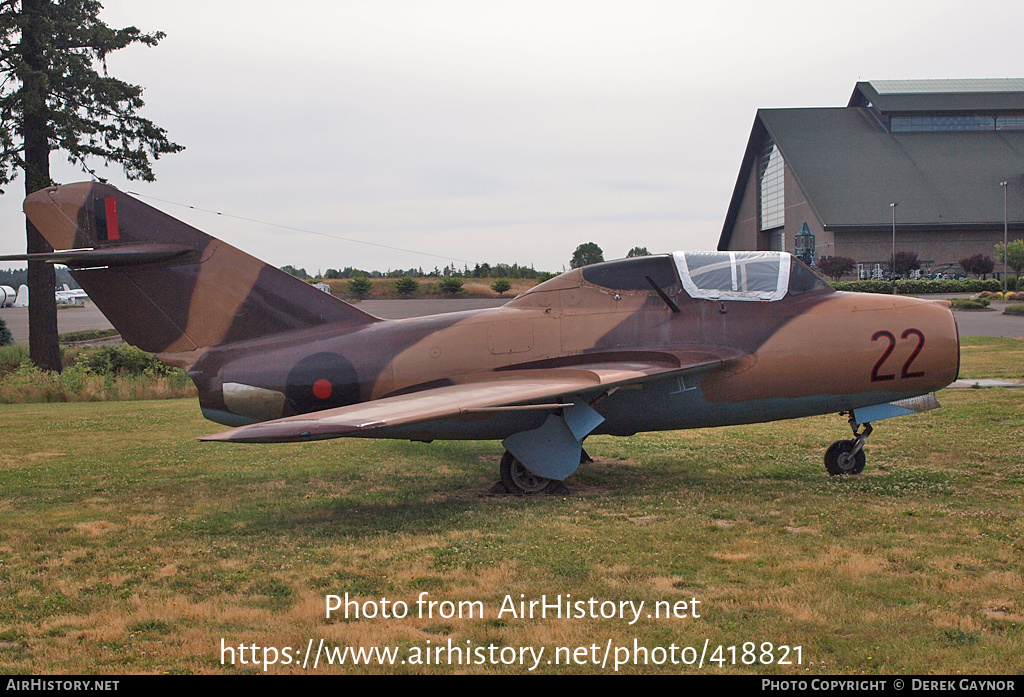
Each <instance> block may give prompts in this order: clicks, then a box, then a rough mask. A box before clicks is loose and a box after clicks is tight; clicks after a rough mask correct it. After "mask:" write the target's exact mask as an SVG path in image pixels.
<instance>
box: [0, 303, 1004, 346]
mask: <svg viewBox="0 0 1024 697" xmlns="http://www.w3.org/2000/svg"><path fill="white" fill-rule="evenodd" d="M925 297H941V298H948V297H953V296H925ZM508 300H509V299H508V298H456V299H409V300H364V301H363V302H361V303H359V304H358V305H356V307H358V308H360V309H362V310H365V311H366V312H369V313H370V314H371V315H376V316H377V317H383V318H385V319H404V318H406V317H420V316H423V315H431V314H440V313H443V312H460V311H462V310H478V309H481V308H486V307H499V306H501V305H504V304H505V303H506V302H508ZM1003 305H1004V304H1003V303H992V307H990V308H989V309H987V310H956V311H954V314H955V315H956V323H957V327H959V329H960V336H1004V337H1021V338H1024V316H1013V315H1004V314H1003ZM0 318H3V320H4V321H5V322H6V323H7V328H8V329H10V330H11V333H12V334H13V335H14V340H15V341H16V342H18V343H23V344H24V343H28V308H24V307H7V308H2V309H0ZM110 326H111V325H110V322H108V321H107V318H106V317H104V316H103V314H102V313H101V312H100V311H99V310H97V309H96V306H95V305H93V304H92V303H91V302H87V303H85V306H84V307H68V308H60V309H58V310H57V330H58V331H59V332H61V333H65V332H75V331H80V330H83V329H107V328H109V327H110Z"/></svg>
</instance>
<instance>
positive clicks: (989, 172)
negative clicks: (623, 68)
mask: <svg viewBox="0 0 1024 697" xmlns="http://www.w3.org/2000/svg"><path fill="white" fill-rule="evenodd" d="M1001 182H1007V187H1006V190H1005V193H1006V217H1007V223H1008V228H1009V233H1010V239H1011V240H1013V239H1017V238H1019V237H1020V236H1021V234H1022V233H1024V79H977V80H880V81H871V82H858V83H857V85H856V87H855V88H854V90H853V95H852V96H851V97H850V102H849V104H848V105H847V106H846V107H828V108H795V109H759V110H758V112H757V116H756V117H755V119H754V126H753V129H752V130H751V133H750V138H749V140H748V143H747V149H746V151H745V153H744V156H743V161H742V164H741V166H740V172H739V176H738V177H737V179H736V186H735V188H734V190H733V195H732V200H731V201H730V204H729V209H728V213H727V215H726V219H725V224H724V225H723V227H722V235H721V238H720V239H719V242H718V249H719V250H722V251H726V250H779V251H788V252H793V253H796V254H798V255H800V256H803V257H805V258H807V257H809V256H813V257H814V258H819V257H822V256H844V257H851V258H853V259H854V260H855V261H857V262H859V263H861V264H862V266H863V267H865V268H868V267H872V266H874V267H876V268H877V267H878V266H879V265H881V266H883V267H885V268H886V269H887V267H888V262H889V259H890V257H891V254H892V245H893V223H894V220H895V229H896V230H895V239H896V242H895V247H896V251H897V252H899V251H913V252H916V253H917V255H918V258H919V259H921V260H923V261H928V262H930V264H931V265H933V266H935V267H938V266H942V265H945V264H955V263H956V262H957V261H958V260H960V259H962V258H964V257H967V256H971V255H973V254H977V253H982V254H986V255H988V256H990V257H992V258H993V259H994V258H995V249H994V248H995V245H996V243H997V242H999V243H1001V242H1002V241H1003V202H1004V187H1003V186H1001V185H1000V183H1001ZM894 203H895V204H896V206H895V207H893V206H892V205H891V204H894Z"/></svg>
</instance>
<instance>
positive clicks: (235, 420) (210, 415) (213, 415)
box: [201, 408, 257, 428]
mask: <svg viewBox="0 0 1024 697" xmlns="http://www.w3.org/2000/svg"><path fill="white" fill-rule="evenodd" d="M201 409H202V412H203V417H204V418H207V419H209V420H210V421H213V422H214V423H218V424H224V425H225V426H231V427H232V428H234V427H236V426H248V425H249V424H254V423H257V421H256V420H255V419H250V418H249V417H248V416H241V415H240V414H232V413H231V412H230V411H221V410H220V409H205V408H201Z"/></svg>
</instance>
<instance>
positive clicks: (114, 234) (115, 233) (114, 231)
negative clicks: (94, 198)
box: [103, 198, 121, 240]
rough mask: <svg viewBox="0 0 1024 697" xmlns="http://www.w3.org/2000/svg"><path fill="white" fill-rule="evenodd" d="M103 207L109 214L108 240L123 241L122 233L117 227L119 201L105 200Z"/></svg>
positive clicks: (114, 199)
mask: <svg viewBox="0 0 1024 697" xmlns="http://www.w3.org/2000/svg"><path fill="white" fill-rule="evenodd" d="M103 205H104V207H105V208H106V212H107V239H108V240H119V239H121V232H120V230H119V229H118V227H117V199H116V198H105V199H103Z"/></svg>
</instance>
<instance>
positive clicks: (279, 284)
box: [25, 182, 380, 352]
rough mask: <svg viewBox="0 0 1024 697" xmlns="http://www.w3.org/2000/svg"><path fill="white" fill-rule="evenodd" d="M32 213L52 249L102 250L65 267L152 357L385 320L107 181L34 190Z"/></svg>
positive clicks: (30, 199)
mask: <svg viewBox="0 0 1024 697" xmlns="http://www.w3.org/2000/svg"><path fill="white" fill-rule="evenodd" d="M25 214H26V215H27V216H28V217H29V219H30V220H31V221H32V223H33V224H34V225H35V226H36V228H37V229H38V230H39V232H40V233H42V235H43V236H44V237H45V238H46V239H47V241H48V242H49V243H50V244H51V245H52V246H53V248H54V249H57V250H68V249H92V250H95V251H93V252H90V253H88V254H81V255H80V258H72V259H71V260H62V261H60V263H66V264H67V265H68V266H69V268H70V269H71V275H72V276H73V277H74V278H75V280H76V281H78V283H79V284H80V285H81V286H82V289H83V290H85V292H86V293H88V295H89V298H90V299H92V301H93V302H95V303H96V306H97V307H98V308H99V309H100V310H101V311H102V312H103V314H104V315H106V316H107V318H108V319H109V320H110V322H111V324H113V325H114V327H115V328H116V329H117V330H118V331H119V332H120V333H121V336H122V337H123V338H124V340H125V341H127V342H128V343H130V344H134V345H135V346H138V347H140V348H142V349H144V350H146V351H153V352H181V351H193V350H195V349H198V348H203V347H206V346H216V345H219V344H224V343H231V342H236V341H245V340H248V339H255V338H258V337H261V336H267V335H272V334H278V333H281V332H286V331H291V330H294V329H303V328H307V327H315V326H320V325H325V324H336V325H339V326H340V327H341V328H345V327H357V326H361V325H365V324H370V323H372V322H378V321H380V320H379V319H377V318H376V317H373V316H372V315H368V314H366V313H365V312H362V311H361V310H358V309H356V308H355V307H353V306H351V305H349V304H348V303H346V302H344V301H342V300H339V299H338V298H335V297H333V296H331V295H328V294H327V293H323V292H321V291H319V290H317V289H316V288H314V287H313V286H311V285H309V284H308V283H305V282H303V281H301V280H299V279H297V278H294V277H293V276H291V275H289V274H287V273H285V272H283V271H281V270H279V269H276V268H274V267H273V266H270V265H268V264H266V263H264V262H262V261H260V260H259V259H256V258H255V257H253V256H250V255H249V254H246V253H245V252H243V251H241V250H239V249H236V248H235V247H232V246H231V245H229V244H227V243H225V242H222V241H220V240H218V239H215V238H213V237H210V236H209V235H207V234H206V233H204V232H201V231H200V230H197V229H195V228H193V227H191V226H189V225H186V224H185V223H183V222H181V221H180V220H177V219H175V218H172V217H171V216H169V215H167V214H166V213H164V212H163V211H160V210H157V209H156V208H153V207H152V206H149V205H146V204H145V203H142V202H141V201H138V200H136V199H134V198H132V197H131V196H128V195H127V194H125V193H123V192H121V191H118V190H117V189H115V188H114V187H112V186H108V185H106V184H99V183H94V182H86V183H80V184H67V185H63V186H54V187H50V188H48V189H43V190H42V191H37V192H36V193H34V194H32V195H31V196H29V197H28V198H26V199H25ZM166 249H173V250H176V251H175V252H174V253H173V254H168V253H165V252H163V251H161V250H166ZM147 250H152V251H148V252H147ZM53 256H57V255H53ZM72 256H73V255H72Z"/></svg>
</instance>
